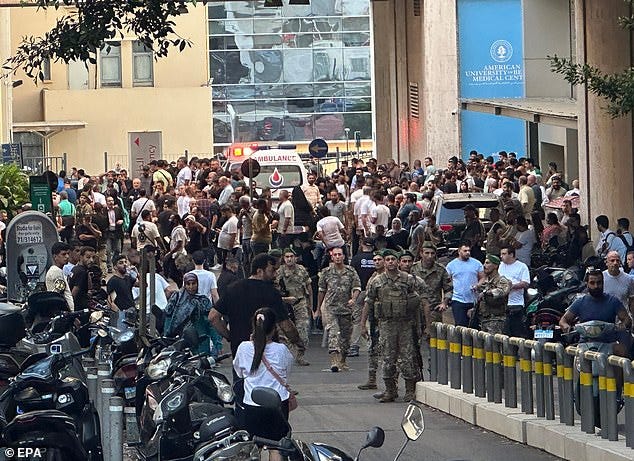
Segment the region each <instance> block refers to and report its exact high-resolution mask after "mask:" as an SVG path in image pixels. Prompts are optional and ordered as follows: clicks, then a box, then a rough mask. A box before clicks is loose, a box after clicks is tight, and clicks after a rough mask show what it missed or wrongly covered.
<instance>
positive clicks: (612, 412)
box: [601, 356, 619, 442]
mask: <svg viewBox="0 0 634 461" xmlns="http://www.w3.org/2000/svg"><path fill="white" fill-rule="evenodd" d="M603 357H604V358H605V360H606V362H605V371H606V374H605V387H606V396H607V405H606V409H607V411H606V419H607V431H605V430H602V431H601V435H602V436H603V433H604V432H606V433H607V436H606V437H604V438H607V439H608V440H610V441H611V442H613V441H617V440H619V431H618V425H617V421H616V418H617V401H616V400H617V398H618V394H617V389H616V373H615V370H614V366H613V365H611V364H610V363H609V362H608V361H607V357H606V356H603ZM601 413H602V414H603V408H601ZM601 427H602V428H605V426H603V425H601Z"/></svg>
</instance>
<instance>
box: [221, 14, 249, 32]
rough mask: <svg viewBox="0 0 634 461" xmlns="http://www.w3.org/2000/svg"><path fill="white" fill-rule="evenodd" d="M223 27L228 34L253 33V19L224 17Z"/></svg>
mask: <svg viewBox="0 0 634 461" xmlns="http://www.w3.org/2000/svg"><path fill="white" fill-rule="evenodd" d="M225 29H226V30H227V32H226V33H229V34H239V35H251V34H252V33H253V19H252V18H249V19H226V20H225Z"/></svg>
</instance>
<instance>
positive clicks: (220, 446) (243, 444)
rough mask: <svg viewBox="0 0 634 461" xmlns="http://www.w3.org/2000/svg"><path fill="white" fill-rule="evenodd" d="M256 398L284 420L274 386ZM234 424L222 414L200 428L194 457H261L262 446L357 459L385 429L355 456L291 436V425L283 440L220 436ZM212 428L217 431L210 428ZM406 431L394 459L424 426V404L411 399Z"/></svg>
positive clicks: (313, 459) (309, 457)
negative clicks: (199, 438)
mask: <svg viewBox="0 0 634 461" xmlns="http://www.w3.org/2000/svg"><path fill="white" fill-rule="evenodd" d="M251 397H252V398H253V401H254V402H255V403H257V404H258V405H260V406H262V407H264V408H268V409H270V410H273V411H276V412H277V413H278V416H279V417H280V418H282V419H284V416H283V413H282V402H281V400H280V396H279V394H278V393H277V392H276V391H275V390H274V389H269V388H265V387H256V388H255V389H253V391H252V393H251ZM229 424H231V418H228V417H224V416H220V417H218V418H215V419H212V420H210V421H209V422H206V423H204V424H203V428H205V430H204V429H203V428H201V430H200V433H201V443H200V445H199V447H198V449H197V450H196V453H195V454H194V458H193V459H194V460H197V461H212V460H225V459H244V460H253V461H255V460H259V459H260V457H259V448H262V449H265V450H278V451H279V452H280V453H281V454H282V455H284V456H287V457H289V459H301V460H304V461H328V460H330V461H335V460H337V461H358V460H359V459H360V456H361V452H362V451H363V450H365V449H366V448H369V447H373V448H380V447H381V446H383V442H384V440H385V432H384V431H383V429H381V428H380V427H373V428H372V429H371V430H370V431H369V432H368V434H367V436H366V441H365V443H364V444H363V445H362V446H361V448H360V449H359V451H358V452H357V455H356V457H354V458H352V457H351V456H349V455H347V454H346V453H344V452H343V451H342V450H340V449H338V448H336V447H333V446H330V445H326V444H322V443H317V442H312V443H306V442H303V441H301V440H298V439H294V438H292V435H291V428H290V425H289V426H288V436H287V437H284V438H283V439H282V440H267V439H265V438H262V437H257V436H253V437H249V434H248V433H247V432H246V431H243V430H236V431H233V432H231V433H230V434H228V435H226V436H225V437H223V438H219V437H218V436H219V435H220V434H223V433H226V432H227V431H228V429H227V426H228V425H229ZM210 427H214V428H216V431H215V432H213V431H210V430H208V429H209V428H210ZM401 427H402V429H403V432H404V433H405V441H404V442H403V444H402V446H401V448H400V449H399V451H398V453H397V454H396V456H395V458H394V461H397V460H398V459H399V458H400V456H401V455H402V454H403V451H404V450H405V447H406V446H407V444H408V442H409V441H410V440H412V441H413V440H418V439H419V438H420V436H421V435H422V434H423V431H424V429H425V424H424V419H423V411H422V406H421V404H420V403H418V402H414V401H413V402H410V404H409V405H408V407H407V409H406V410H405V414H404V416H403V420H402V423H401Z"/></svg>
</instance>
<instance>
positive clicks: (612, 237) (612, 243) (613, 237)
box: [595, 214, 627, 263]
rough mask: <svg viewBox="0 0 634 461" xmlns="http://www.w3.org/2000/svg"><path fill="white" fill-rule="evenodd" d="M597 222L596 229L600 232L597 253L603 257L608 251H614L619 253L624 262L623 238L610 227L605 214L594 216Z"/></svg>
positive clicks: (624, 247) (624, 248) (625, 251)
mask: <svg viewBox="0 0 634 461" xmlns="http://www.w3.org/2000/svg"><path fill="white" fill-rule="evenodd" d="M595 222H596V223H597V229H598V230H599V232H601V238H599V243H598V244H597V247H596V251H597V255H598V256H599V257H600V258H602V259H604V258H605V257H606V256H607V254H608V253H609V252H610V251H616V252H618V254H619V258H620V259H621V262H622V263H624V262H625V255H626V253H627V250H626V246H625V244H624V243H623V240H621V239H620V238H619V236H618V235H617V234H616V232H614V231H613V230H611V229H610V220H609V219H608V217H607V216H606V215H603V214H602V215H599V216H597V217H596V218H595Z"/></svg>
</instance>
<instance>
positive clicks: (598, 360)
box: [584, 354, 608, 439]
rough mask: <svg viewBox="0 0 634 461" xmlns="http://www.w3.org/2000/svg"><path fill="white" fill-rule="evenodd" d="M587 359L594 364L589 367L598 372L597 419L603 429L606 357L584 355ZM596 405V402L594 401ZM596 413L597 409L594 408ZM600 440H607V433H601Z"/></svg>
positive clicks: (606, 393) (604, 422)
mask: <svg viewBox="0 0 634 461" xmlns="http://www.w3.org/2000/svg"><path fill="white" fill-rule="evenodd" d="M584 356H585V357H586V358H587V359H590V360H592V361H593V362H594V363H592V362H591V363H590V365H591V366H592V367H593V368H594V367H597V368H598V370H599V419H600V421H601V427H602V428H605V427H606V426H607V424H608V414H607V413H608V412H607V407H608V387H607V369H606V368H607V367H606V363H607V360H606V356H605V354H588V355H586V354H584ZM595 403H596V401H595ZM594 411H595V412H596V411H597V409H596V408H595V409H594ZM601 438H603V439H607V438H608V431H607V430H602V431H601Z"/></svg>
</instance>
